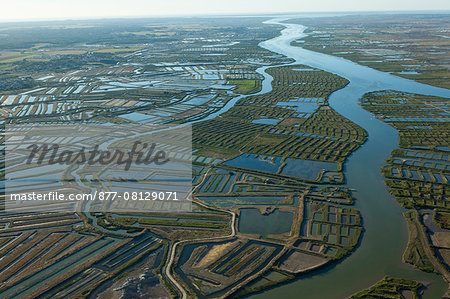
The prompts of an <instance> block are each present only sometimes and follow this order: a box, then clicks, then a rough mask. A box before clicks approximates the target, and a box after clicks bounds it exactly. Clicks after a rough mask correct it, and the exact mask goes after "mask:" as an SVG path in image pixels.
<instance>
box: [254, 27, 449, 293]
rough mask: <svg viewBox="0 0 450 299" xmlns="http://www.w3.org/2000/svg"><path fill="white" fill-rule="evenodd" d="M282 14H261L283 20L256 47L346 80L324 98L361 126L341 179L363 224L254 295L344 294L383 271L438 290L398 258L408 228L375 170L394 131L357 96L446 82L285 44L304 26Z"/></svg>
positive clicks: (440, 285)
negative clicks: (346, 245)
mask: <svg viewBox="0 0 450 299" xmlns="http://www.w3.org/2000/svg"><path fill="white" fill-rule="evenodd" d="M284 21H286V19H273V20H270V21H266V22H265V23H267V24H276V25H282V26H285V27H286V28H285V29H283V30H282V31H281V35H280V36H278V37H276V38H273V39H270V40H267V41H265V42H262V43H261V44H260V46H261V47H263V48H266V49H268V50H270V51H273V52H276V53H279V54H283V55H285V56H287V57H290V58H293V59H294V60H295V61H296V62H295V63H298V64H304V65H308V66H310V67H315V68H319V69H322V70H325V71H327V72H331V73H334V74H337V75H339V76H341V77H344V78H346V79H348V80H349V81H350V83H349V84H348V85H347V86H346V87H345V88H343V89H341V90H338V91H336V92H334V93H333V94H332V95H331V96H330V97H329V104H330V105H331V106H332V107H333V109H335V110H336V111H337V112H338V113H340V114H341V115H343V116H345V117H347V118H348V119H350V120H351V121H353V122H355V123H356V124H358V125H359V126H361V127H362V128H364V129H365V130H366V131H367V133H368V140H367V142H366V143H365V144H364V145H363V146H361V147H360V148H359V149H358V150H357V151H356V152H354V153H353V154H352V155H351V156H350V157H349V158H348V160H347V161H346V163H345V165H344V174H345V177H346V180H347V186H348V187H349V188H353V189H355V190H357V191H356V192H355V193H354V196H355V198H356V204H355V207H356V208H357V209H358V210H359V211H360V212H361V214H362V217H363V222H364V228H365V232H364V234H363V238H362V241H361V243H360V245H359V247H358V248H357V249H356V251H355V252H354V253H353V254H351V255H350V256H349V257H347V258H345V259H344V260H342V261H341V262H339V263H336V264H334V265H332V266H329V267H327V268H324V269H322V270H319V271H315V272H312V273H310V274H306V275H304V276H300V277H299V278H298V279H296V280H294V281H292V282H290V283H287V284H284V285H282V286H279V287H276V288H273V289H269V290H267V291H265V292H263V293H259V294H256V295H254V296H257V297H258V298H277V297H278V298H286V297H288V298H290V297H296V298H298V297H301V298H343V297H348V296H350V295H352V294H354V293H355V292H358V291H360V290H362V289H365V288H368V287H370V286H371V285H373V284H375V283H376V282H377V281H379V280H381V279H382V278H383V277H384V276H385V275H390V276H393V277H399V278H408V279H415V280H419V281H422V282H427V283H430V286H429V288H428V289H427V290H426V292H425V298H439V297H441V296H442V294H443V293H444V292H445V290H446V289H447V284H446V283H445V282H444V280H443V279H442V278H441V277H440V276H438V275H436V274H429V273H425V272H422V271H419V270H416V269H414V268H413V267H412V266H410V265H407V264H405V263H403V262H402V254H403V251H404V249H405V248H406V244H407V241H408V228H407V224H406V221H405V219H404V218H403V215H402V212H403V211H404V209H403V208H402V207H401V206H400V205H399V204H398V203H397V202H396V201H395V199H394V197H393V196H391V195H390V194H389V192H388V191H387V188H386V187H385V185H384V178H383V176H382V175H381V172H380V168H381V166H383V165H384V164H385V159H387V158H388V157H389V155H390V153H391V151H392V150H393V149H395V148H397V147H398V133H397V131H396V130H395V129H394V128H392V127H391V126H389V125H387V124H385V123H383V122H382V121H380V120H378V119H375V118H374V117H373V115H372V114H371V113H369V112H367V111H365V110H363V109H362V108H361V106H360V105H359V99H360V98H361V96H362V95H363V94H364V93H367V92H370V91H375V90H386V89H394V90H399V91H404V92H412V93H419V94H427V95H434V96H442V97H447V98H450V90H447V89H443V88H438V87H432V86H429V85H425V84H421V83H417V82H415V81H412V80H408V79H404V78H400V77H397V76H394V75H391V74H389V73H384V72H380V71H377V70H374V69H371V68H369V67H366V66H361V65H358V64H356V63H353V62H351V61H348V60H346V59H343V58H340V57H335V56H331V55H326V54H322V53H318V52H314V51H309V50H306V49H302V48H300V47H294V46H291V42H292V41H293V40H297V39H300V38H302V37H304V36H306V34H304V30H305V29H306V27H304V26H302V25H297V24H288V23H284Z"/></svg>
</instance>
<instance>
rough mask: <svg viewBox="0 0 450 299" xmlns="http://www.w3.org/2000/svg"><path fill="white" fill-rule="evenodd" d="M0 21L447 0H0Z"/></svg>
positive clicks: (381, 7) (442, 0) (408, 6)
mask: <svg viewBox="0 0 450 299" xmlns="http://www.w3.org/2000/svg"><path fill="white" fill-rule="evenodd" d="M0 7H1V10H0V21H8V20H18V19H66V18H92V17H116V16H152V15H192V14H247V13H252V14H254V13H276V12H310V11H373V10H376V11H386V10H450V0H0Z"/></svg>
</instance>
